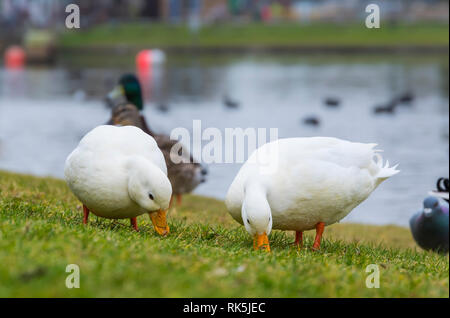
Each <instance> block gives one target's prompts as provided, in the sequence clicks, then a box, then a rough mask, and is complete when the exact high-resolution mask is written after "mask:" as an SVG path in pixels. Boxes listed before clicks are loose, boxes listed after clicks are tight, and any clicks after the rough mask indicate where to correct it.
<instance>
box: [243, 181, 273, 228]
mask: <svg viewBox="0 0 450 318" xmlns="http://www.w3.org/2000/svg"><path fill="white" fill-rule="evenodd" d="M242 217H243V218H244V217H245V218H247V219H249V220H251V224H252V226H253V227H254V228H255V229H256V230H257V232H258V234H262V233H266V234H269V232H270V230H271V224H272V212H271V210H270V205H269V202H268V201H267V191H266V189H265V187H264V186H263V185H261V184H260V183H258V182H251V183H248V184H247V185H246V187H245V197H244V202H243V205H242ZM269 225H270V226H269Z"/></svg>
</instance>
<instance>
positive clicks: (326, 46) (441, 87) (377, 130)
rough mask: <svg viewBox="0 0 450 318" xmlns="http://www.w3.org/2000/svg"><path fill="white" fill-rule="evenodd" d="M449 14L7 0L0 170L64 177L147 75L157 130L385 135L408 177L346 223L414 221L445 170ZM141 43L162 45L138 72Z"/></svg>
mask: <svg viewBox="0 0 450 318" xmlns="http://www.w3.org/2000/svg"><path fill="white" fill-rule="evenodd" d="M69 3H75V4H77V5H78V6H79V8H80V16H81V19H80V21H81V28H80V29H67V28H66V25H65V20H66V16H67V15H68V13H66V12H65V8H66V5H68V4H69ZM369 3H375V4H378V5H379V7H380V17H381V27H380V28H379V29H368V28H366V26H365V19H366V17H367V15H368V13H366V12H365V8H366V6H367V5H368V4H369ZM448 22H449V3H448V1H437V0H420V1H419V0H410V1H407V0H386V1H363V0H340V1H332V0H323V1H321V0H316V1H307V0H298V1H296V0H284V1H283V0H279V1H272V0H184V1H183V0H159V1H158V0H130V1H121V0H115V1H114V0H100V1H88V0H85V1H81V0H80V1H74V0H72V1H62V0H0V56H1V57H2V62H1V64H0V169H3V170H9V171H17V172H24V173H30V174H34V175H44V176H47V175H50V176H55V177H62V176H63V166H64V160H65V158H66V156H67V155H68V154H69V153H70V152H71V151H72V149H73V148H74V147H75V146H76V145H77V143H78V142H79V140H80V139H81V138H82V136H83V135H84V134H85V133H87V132H88V131H89V130H91V129H92V128H93V127H95V126H97V125H99V124H103V123H105V122H106V121H107V120H108V119H109V116H110V110H109V109H108V108H107V107H105V105H104V97H105V95H106V94H107V93H108V92H109V91H110V90H111V89H112V88H113V87H114V85H115V84H116V83H117V80H118V78H119V77H120V75H122V74H124V73H128V72H138V73H140V74H139V75H140V79H141V82H142V85H143V88H144V93H145V100H146V107H145V109H144V114H145V116H146V118H147V121H148V123H149V125H150V126H151V128H153V129H154V130H155V131H157V132H160V133H170V131H171V130H172V129H174V128H176V127H185V128H187V129H188V130H190V131H192V121H193V120H194V119H200V120H201V121H202V127H203V128H207V127H217V128H219V129H221V130H222V131H223V129H224V128H228V127H229V128H234V127H242V128H247V127H255V128H264V127H265V128H272V127H276V128H278V129H279V137H294V136H296V137H299V136H333V137H339V138H345V139H349V140H352V141H360V142H376V143H378V144H379V148H381V149H384V156H385V157H386V158H388V159H389V160H390V162H392V163H399V164H400V167H399V168H400V170H401V174H399V175H397V176H395V177H394V178H392V179H390V180H388V181H387V182H386V183H385V184H383V185H382V186H380V188H379V189H377V190H376V191H375V193H374V194H373V195H372V196H371V197H370V198H369V199H368V200H367V201H366V202H364V203H363V204H362V205H361V206H359V207H358V208H357V209H356V210H355V211H354V212H352V213H351V214H350V215H349V216H348V217H347V218H346V219H345V220H344V221H351V222H362V223H371V224H399V225H403V226H406V225H407V222H408V219H409V216H410V215H411V214H412V213H414V212H415V211H416V210H417V209H418V208H420V206H421V202H422V200H423V198H424V197H425V196H426V194H427V192H428V191H429V190H432V189H434V188H435V182H436V180H437V178H438V177H444V176H445V177H448V174H449V167H448V166H449V126H448V125H449V119H448V116H449V94H448V93H449V82H448V79H449V60H448V58H449V57H448V39H449V25H448ZM141 50H157V51H152V52H157V54H156V53H155V54H153V56H158V57H159V58H158V59H157V60H154V61H152V62H151V63H149V65H148V69H146V70H145V71H143V72H142V69H137V67H136V64H137V63H136V56H137V54H138V53H139V52H140V51H141ZM239 167H240V164H215V165H210V166H209V175H208V181H207V183H205V184H202V185H201V186H199V187H198V188H197V189H196V191H195V192H196V193H198V194H202V195H207V196H212V197H216V198H220V199H223V198H224V196H225V194H226V191H227V189H228V186H229V185H230V183H231V181H232V180H233V177H234V175H235V174H236V173H237V171H238V169H239Z"/></svg>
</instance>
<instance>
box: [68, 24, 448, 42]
mask: <svg viewBox="0 0 450 318" xmlns="http://www.w3.org/2000/svg"><path fill="white" fill-rule="evenodd" d="M193 40H194V38H193V36H192V35H191V33H190V32H189V29H188V28H187V27H186V26H185V25H167V24H150V23H147V24H145V23H130V24H117V25H114V24H104V25H100V26H97V27H94V28H91V29H87V30H83V29H81V30H70V31H66V32H64V33H63V34H62V35H61V36H60V38H59V46H61V47H102V46H107V47H109V46H114V45H131V46H133V45H134V46H139V47H145V46H149V47H151V46H161V47H171V46H191V45H192V44H193V43H194V42H193ZM448 43H449V28H448V24H438V23H433V24H430V23H428V24H423V23H422V24H400V25H395V26H394V25H389V24H387V23H383V24H382V26H381V28H380V29H367V28H366V27H365V26H364V24H363V22H361V24H351V25H347V24H343V25H340V24H338V25H336V24H310V25H301V24H293V23H283V24H275V25H264V24H259V23H252V24H238V25H231V24H224V25H208V26H204V27H203V28H202V29H201V30H200V32H199V34H198V36H197V37H196V39H195V44H196V45H198V46H202V47H229V46H244V47H252V46H287V47H289V46H332V47H345V46H385V45H387V46H402V45H420V46H435V45H440V46H442V45H448Z"/></svg>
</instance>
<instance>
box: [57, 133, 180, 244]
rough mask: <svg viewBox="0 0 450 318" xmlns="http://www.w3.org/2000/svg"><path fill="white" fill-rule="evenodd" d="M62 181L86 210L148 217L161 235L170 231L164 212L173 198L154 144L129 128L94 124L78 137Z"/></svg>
mask: <svg viewBox="0 0 450 318" xmlns="http://www.w3.org/2000/svg"><path fill="white" fill-rule="evenodd" d="M64 175H65V179H66V181H67V183H68V185H69V187H70V189H71V190H72V192H73V193H74V194H75V196H76V197H77V198H78V199H79V200H80V201H81V202H82V203H83V212H84V219H83V223H84V224H87V220H88V216H89V212H92V213H94V214H95V215H97V216H100V217H104V218H110V219H124V218H129V219H130V220H131V225H132V226H133V227H134V228H135V230H138V228H137V223H136V217H137V216H139V215H141V214H144V213H149V215H150V219H151V220H152V223H153V226H154V228H155V230H156V232H158V233H159V234H161V235H166V234H167V233H168V232H169V227H168V225H167V221H166V210H167V209H168V206H169V201H170V198H171V195H172V187H171V185H170V181H169V179H168V178H167V168H166V163H165V161H164V156H163V154H162V152H161V150H159V148H158V146H157V144H156V141H155V140H154V139H153V138H152V137H151V136H149V135H148V134H146V133H144V132H143V131H142V130H141V129H139V128H137V127H133V126H126V127H115V126H98V127H97V128H94V129H93V130H92V131H90V132H89V133H88V134H86V136H84V137H83V139H81V141H80V144H79V145H78V147H77V148H76V149H75V150H74V151H73V152H72V153H71V154H70V155H69V157H68V158H67V160H66V164H65V168H64Z"/></svg>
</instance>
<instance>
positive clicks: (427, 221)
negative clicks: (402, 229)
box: [409, 196, 448, 253]
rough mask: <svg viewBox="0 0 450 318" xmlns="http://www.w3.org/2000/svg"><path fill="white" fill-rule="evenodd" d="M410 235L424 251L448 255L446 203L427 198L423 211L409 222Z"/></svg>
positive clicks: (434, 198)
mask: <svg viewBox="0 0 450 318" xmlns="http://www.w3.org/2000/svg"><path fill="white" fill-rule="evenodd" d="M409 225H410V227H411V233H412V235H413V237H414V239H415V240H416V242H417V244H418V245H419V246H420V247H421V248H423V249H425V250H432V251H435V252H439V253H448V203H447V202H445V201H443V200H440V199H438V198H436V197H432V196H430V197H427V198H426V199H425V200H424V201H423V209H422V210H421V211H419V212H417V213H416V214H414V215H413V216H412V217H411V219H410V220H409Z"/></svg>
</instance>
